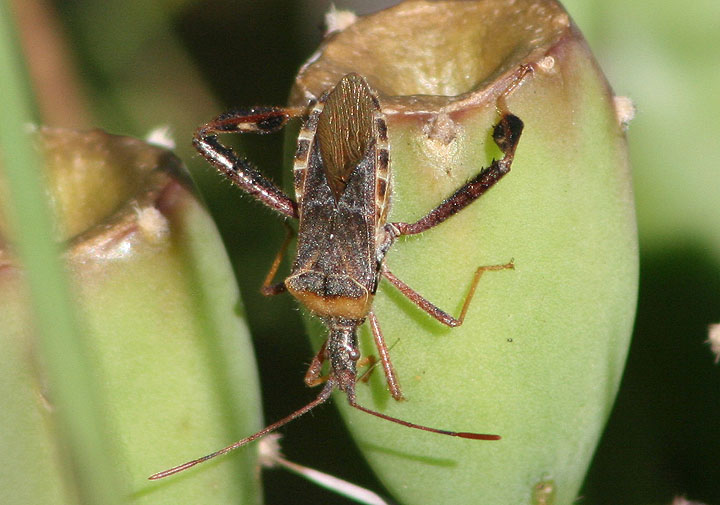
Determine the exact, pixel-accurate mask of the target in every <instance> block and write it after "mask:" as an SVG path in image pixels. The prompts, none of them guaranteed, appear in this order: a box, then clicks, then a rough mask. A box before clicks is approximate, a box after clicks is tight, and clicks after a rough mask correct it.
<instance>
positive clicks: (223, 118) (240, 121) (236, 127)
mask: <svg viewBox="0 0 720 505" xmlns="http://www.w3.org/2000/svg"><path fill="white" fill-rule="evenodd" d="M301 113H302V111H301V110H300V109H298V108H276V107H257V108H251V109H245V110H238V111H234V112H228V113H225V114H222V115H220V116H218V117H217V118H215V119H214V120H213V121H210V122H209V123H207V124H206V125H203V126H201V127H200V128H198V130H197V131H196V132H195V135H194V137H193V144H194V145H195V148H196V149H197V150H198V151H199V152H200V154H202V155H203V156H204V157H205V159H207V160H208V161H209V162H210V163H212V164H213V165H214V166H215V167H216V168H217V169H218V170H220V172H221V173H222V174H223V175H225V177H227V178H228V179H230V180H231V181H232V182H234V183H235V184H237V185H238V186H239V187H240V188H241V189H242V190H243V191H245V192H246V193H248V194H249V195H251V196H252V197H253V198H255V199H257V200H259V201H260V202H262V203H264V204H265V205H266V206H268V207H269V208H271V209H272V210H274V211H276V212H279V213H280V214H282V215H284V216H287V217H291V218H297V217H298V212H297V204H296V203H295V201H293V200H292V199H291V198H290V197H288V196H287V195H286V194H285V193H284V192H283V191H282V190H281V189H280V188H278V187H277V186H276V185H275V184H274V183H273V182H271V181H270V180H268V179H266V178H265V177H264V176H263V175H262V174H261V173H260V172H259V171H258V169H257V168H255V167H254V166H253V165H252V164H251V163H250V162H249V161H247V160H244V159H241V158H238V156H237V155H236V154H235V153H234V152H233V150H232V149H230V148H228V147H226V146H224V145H223V144H221V143H220V141H219V140H218V137H217V134H218V133H260V134H265V133H274V132H277V131H279V130H280V129H282V128H283V127H284V126H285V124H287V122H288V121H289V120H290V119H291V118H293V117H297V116H299V115H300V114H301Z"/></svg>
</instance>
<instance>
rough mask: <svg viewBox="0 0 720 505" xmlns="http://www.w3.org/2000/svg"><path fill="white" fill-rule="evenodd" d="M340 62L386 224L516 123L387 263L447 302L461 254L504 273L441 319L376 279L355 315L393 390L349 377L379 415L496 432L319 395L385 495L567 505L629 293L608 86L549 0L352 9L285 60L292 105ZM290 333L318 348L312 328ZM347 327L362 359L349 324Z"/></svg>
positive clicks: (623, 172)
mask: <svg viewBox="0 0 720 505" xmlns="http://www.w3.org/2000/svg"><path fill="white" fill-rule="evenodd" d="M349 72H355V73H359V74H361V75H363V76H364V77H365V78H366V79H367V81H368V82H369V84H370V86H371V87H373V88H374V89H375V90H376V91H377V92H378V94H379V97H380V101H381V104H382V106H383V110H384V112H385V114H386V117H387V125H388V135H389V144H390V156H391V171H392V181H393V188H394V189H393V194H392V201H391V205H392V207H391V211H390V216H389V221H405V222H413V221H415V220H417V219H419V218H421V217H422V216H423V215H425V214H426V213H427V212H428V211H429V210H431V209H432V208H433V207H435V206H436V205H437V204H439V203H440V202H441V201H442V200H443V199H444V198H446V197H448V196H449V195H451V194H452V193H453V192H454V191H455V190H456V189H457V188H459V187H460V186H462V185H463V184H464V183H465V182H466V181H467V180H468V179H470V178H471V177H473V176H474V175H476V174H477V173H478V172H479V171H480V169H481V168H482V167H487V166H488V165H489V164H490V163H491V161H492V159H493V157H495V158H498V157H499V156H500V152H499V150H498V149H497V147H496V146H495V145H494V143H493V141H492V136H491V134H492V129H493V125H494V124H495V123H496V122H497V121H498V118H499V115H498V108H503V107H507V109H508V110H509V111H510V112H512V113H513V114H515V115H517V116H518V117H520V118H521V119H522V121H523V122H524V124H525V128H524V131H523V134H522V138H521V139H520V142H519V146H518V149H517V153H516V157H515V162H514V164H513V166H512V170H511V171H510V173H509V174H508V175H507V176H505V177H504V178H503V179H502V180H501V181H500V182H499V183H498V184H497V185H496V186H495V187H493V188H492V189H490V190H489V192H488V193H487V194H485V195H484V196H482V197H481V198H480V199H479V200H478V201H477V202H475V203H473V204H472V205H470V206H469V207H468V208H466V209H465V210H463V211H461V212H459V213H458V214H457V215H456V216H454V217H452V218H450V219H449V220H448V221H446V222H444V223H442V224H440V225H439V226H437V227H436V228H433V229H431V230H429V231H427V232H426V233H424V234H422V236H410V237H404V238H401V239H399V240H398V241H397V242H396V244H395V245H394V246H393V248H392V249H391V250H390V252H389V253H388V255H387V258H386V261H387V265H388V266H389V268H390V270H391V271H392V272H393V273H394V274H395V275H396V276H398V277H399V278H401V279H402V280H403V281H404V282H406V283H407V284H408V285H409V286H411V287H412V288H413V289H414V290H416V291H417V292H419V293H420V294H422V295H423V296H424V297H426V298H427V299H429V300H430V301H431V302H433V303H434V304H436V305H437V306H439V307H441V308H443V309H445V310H447V311H448V312H450V313H452V314H456V315H457V314H458V313H459V309H460V307H461V305H462V301H463V298H464V296H465V294H466V293H467V290H468V289H469V287H470V284H471V280H472V277H473V274H474V272H475V270H476V268H477V267H478V266H481V265H496V264H504V263H506V262H508V261H509V260H511V259H514V263H515V269H514V270H503V271H499V272H487V273H485V275H484V276H483V277H482V279H481V280H480V283H479V285H478V289H477V293H476V295H475V298H474V299H473V300H472V303H471V305H470V307H469V311H468V313H467V317H466V319H465V322H464V324H463V325H462V326H461V327H458V328H454V329H450V328H447V327H445V326H443V325H442V324H440V323H438V322H437V321H435V320H434V319H432V318H430V317H429V316H428V315H427V314H426V313H425V312H423V311H422V310H421V309H419V308H418V307H417V306H415V305H414V304H413V303H411V302H410V301H409V300H408V299H406V298H405V297H404V296H402V295H401V294H400V293H399V292H398V291H397V290H396V289H395V288H394V287H393V286H391V285H390V284H389V283H388V282H387V281H382V282H381V283H380V287H379V289H378V295H377V297H376V299H375V303H374V311H375V313H376V315H377V317H378V320H379V322H380V325H381V327H382V330H383V333H384V336H385V339H386V341H387V342H388V344H389V345H390V346H391V351H390V354H391V357H392V360H393V363H394V366H395V369H396V371H397V374H398V376H399V381H400V384H401V386H402V388H403V391H404V394H405V397H406V401H403V402H396V401H393V400H392V398H391V397H390V395H389V394H388V393H387V388H386V385H385V380H384V377H383V374H382V371H381V370H380V369H378V370H377V371H375V372H374V373H373V374H372V377H371V380H370V381H369V384H368V385H365V384H358V388H357V389H358V401H359V403H360V404H362V405H364V406H366V407H369V408H372V409H376V410H379V411H381V412H383V413H385V414H388V415H390V416H394V417H398V418H401V419H404V420H407V421H411V422H414V423H419V424H423V425H428V426H433V427H438V428H443V429H448V430H457V431H470V432H479V433H497V434H499V435H501V436H502V439H501V440H499V441H473V440H463V439H457V438H451V437H446V436H440V435H434V434H429V433H426V432H422V431H418V430H413V429H409V428H406V427H402V426H398V425H396V424H393V423H390V422H385V421H383V420H380V419H377V418H374V417H372V416H369V415H365V414H363V413H362V412H359V411H357V410H355V409H353V408H351V407H350V406H349V405H348V403H347V401H346V400H345V398H344V397H343V395H342V394H341V393H338V394H337V396H336V398H335V400H336V404H337V405H338V407H339V409H340V410H341V413H342V415H343V417H344V418H345V420H346V422H347V424H348V427H349V430H350V432H351V433H352V435H353V437H354V438H355V440H356V441H357V444H358V447H359V448H360V450H361V451H362V452H363V453H364V455H365V456H366V458H367V460H368V461H369V463H370V465H371V466H372V468H373V469H374V470H375V471H376V473H377V475H378V476H379V477H380V479H381V480H382V482H383V483H384V484H385V485H386V486H387V488H388V490H390V492H391V493H392V494H393V495H394V496H395V497H396V498H397V499H398V500H399V501H400V502H402V503H406V504H428V503H432V504H443V505H450V504H463V505H467V504H469V503H480V504H491V505H507V504H520V503H528V504H530V503H545V504H550V503H552V504H555V505H562V504H570V503H572V502H573V500H575V498H576V495H577V493H578V490H579V488H580V486H581V484H582V481H583V478H584V475H585V472H586V470H587V468H588V465H589V463H590V459H591V457H592V455H593V451H594V448H595V446H596V444H597V442H598V439H599V437H600V434H601V432H602V429H603V427H604V424H605V422H606V420H607V417H608V415H609V412H610V409H611V408H612V404H613V401H614V398H615V394H616V392H617V389H618V384H619V381H620V377H621V375H622V371H623V366H624V363H625V357H626V353H627V348H628V343H629V339H630V335H631V330H632V325H633V318H634V313H635V303H636V292H637V277H638V251H637V242H636V225H635V212H634V205H633V195H632V187H631V176H630V171H629V165H628V158H627V150H626V141H625V135H624V125H623V124H622V120H619V119H618V115H617V114H616V109H615V99H614V96H613V93H612V90H611V89H610V87H609V85H608V84H607V82H606V80H605V78H604V76H603V75H602V73H601V71H600V70H599V68H598V66H597V63H596V62H595V60H594V59H593V57H592V55H591V53H590V51H589V49H588V47H587V45H586V43H585V41H584V39H583V38H582V35H581V34H580V33H579V31H578V29H577V28H576V27H575V26H574V25H573V24H572V21H571V20H570V18H569V17H568V15H567V13H566V12H565V11H564V10H563V8H562V7H561V6H560V5H559V4H558V3H557V2H554V1H550V0H540V1H538V0H485V1H443V2H424V1H406V2H403V3H401V4H399V5H398V6H395V7H393V8H390V9H387V10H385V11H381V12H378V13H376V14H373V15H370V16H367V17H362V18H359V19H357V20H356V21H355V22H354V23H351V24H349V26H347V27H345V28H344V29H341V30H339V31H337V32H334V33H331V34H330V35H329V36H328V38H327V39H326V41H325V42H324V44H323V45H322V46H321V47H320V49H319V50H318V51H317V53H316V54H315V55H314V56H313V57H312V58H311V59H310V60H309V62H308V63H307V64H306V65H305V66H304V67H303V68H302V70H301V72H300V74H299V76H298V78H297V81H296V85H295V87H294V90H293V93H292V95H291V105H294V106H299V105H302V104H303V103H304V102H305V101H306V100H307V98H308V97H313V96H314V97H318V96H320V95H321V94H322V92H323V91H324V90H326V89H329V88H331V87H332V86H333V85H334V84H335V83H336V82H337V81H338V80H339V79H340V77H341V76H343V75H345V74H347V73H349ZM503 100H504V101H505V104H503ZM621 119H622V118H621ZM311 319H312V318H311ZM309 326H310V329H311V334H312V340H313V342H314V345H315V346H319V345H320V344H321V342H322V341H323V339H324V338H325V337H326V332H325V330H324V329H323V328H322V327H321V326H320V325H319V324H317V320H312V322H311V324H310V325H309ZM360 339H361V346H362V350H363V353H364V354H366V355H367V354H377V351H376V350H375V349H374V346H373V345H372V341H373V340H372V336H371V334H370V331H369V329H368V328H367V325H365V327H363V329H362V331H361V334H360Z"/></svg>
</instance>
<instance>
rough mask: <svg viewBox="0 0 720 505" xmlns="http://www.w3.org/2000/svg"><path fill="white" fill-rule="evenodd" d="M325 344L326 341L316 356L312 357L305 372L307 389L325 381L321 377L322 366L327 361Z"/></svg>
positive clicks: (325, 378) (324, 378)
mask: <svg viewBox="0 0 720 505" xmlns="http://www.w3.org/2000/svg"><path fill="white" fill-rule="evenodd" d="M326 344H327V341H325V342H323V345H322V347H321V348H320V350H319V351H318V352H317V354H316V355H315V356H313V359H312V361H311V362H310V366H309V367H308V369H307V372H305V385H307V386H308V387H311V388H312V387H315V386H317V385H319V384H322V383H323V382H325V381H327V377H323V375H322V365H323V363H324V362H325V360H326V359H327V352H326V351H325V346H326Z"/></svg>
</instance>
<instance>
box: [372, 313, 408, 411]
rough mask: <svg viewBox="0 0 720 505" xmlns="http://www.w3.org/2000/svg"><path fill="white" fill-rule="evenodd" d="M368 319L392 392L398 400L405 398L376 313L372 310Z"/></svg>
mask: <svg viewBox="0 0 720 505" xmlns="http://www.w3.org/2000/svg"><path fill="white" fill-rule="evenodd" d="M368 321H369V322H370V329H371V330H372V334H373V338H374V339H375V346H376V347H377V350H378V354H380V362H381V363H382V367H383V370H384V371H385V381H386V382H387V385H388V389H389V390H390V394H391V395H392V397H393V398H395V399H396V400H398V401H400V400H404V398H403V394H402V390H401V389H400V383H399V382H398V380H397V375H396V374H395V368H394V367H393V365H392V361H390V354H389V353H388V348H387V345H386V344H385V339H384V338H383V334H382V331H381V330H380V325H379V324H378V320H377V317H375V313H374V312H373V311H372V310H371V311H370V312H369V313H368Z"/></svg>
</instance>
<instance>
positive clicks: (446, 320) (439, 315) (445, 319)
mask: <svg viewBox="0 0 720 505" xmlns="http://www.w3.org/2000/svg"><path fill="white" fill-rule="evenodd" d="M514 268H515V264H514V263H513V261H512V260H511V261H510V262H508V263H505V264H504V265H489V266H483V267H478V269H477V270H476V271H475V275H474V277H473V281H472V284H471V285H470V291H468V294H467V295H465V300H464V301H463V306H462V310H461V311H460V316H459V317H458V318H455V317H453V316H451V315H450V314H448V313H447V312H445V311H444V310H442V309H440V308H438V307H437V306H436V305H435V304H433V303H432V302H430V301H428V300H427V299H426V298H424V297H423V296H422V295H421V294H420V293H418V292H417V291H415V290H414V289H412V288H411V287H410V286H408V285H407V284H405V283H404V282H403V281H401V280H400V279H398V278H397V277H395V275H394V274H393V273H392V272H391V271H390V270H388V269H387V268H384V269H383V275H384V276H385V278H386V279H387V280H389V281H390V283H391V284H392V285H393V286H395V287H396V288H398V289H399V290H400V292H401V293H402V294H404V295H405V296H406V297H407V298H408V299H409V300H410V301H411V302H413V303H414V304H415V305H417V306H418V307H420V308H421V309H423V310H424V311H425V312H427V313H428V314H430V315H431V316H432V317H434V318H435V319H437V320H438V321H440V322H441V323H443V324H445V325H447V326H450V327H456V326H460V325H461V324H463V321H464V320H465V314H467V311H468V307H470V302H471V301H472V298H473V296H474V295H475V289H476V288H477V285H478V282H480V277H482V274H484V273H485V272H486V271H488V270H506V269H514Z"/></svg>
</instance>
